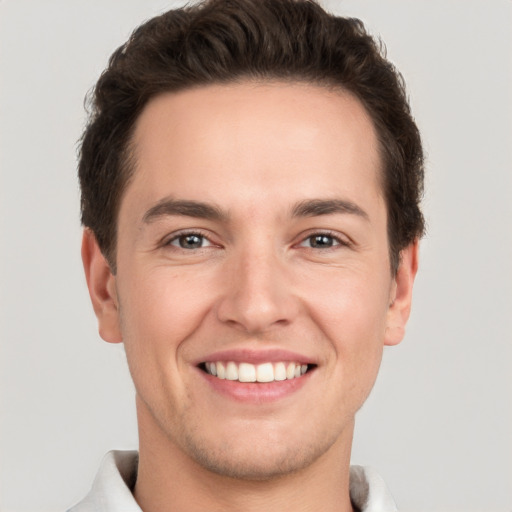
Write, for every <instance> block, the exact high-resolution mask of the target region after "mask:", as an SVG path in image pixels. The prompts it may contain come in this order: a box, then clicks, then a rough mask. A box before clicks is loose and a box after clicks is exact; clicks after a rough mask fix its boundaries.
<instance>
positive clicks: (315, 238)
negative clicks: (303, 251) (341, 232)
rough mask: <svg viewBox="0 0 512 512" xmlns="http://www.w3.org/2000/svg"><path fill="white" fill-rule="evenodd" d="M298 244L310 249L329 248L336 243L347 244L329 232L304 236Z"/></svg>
mask: <svg viewBox="0 0 512 512" xmlns="http://www.w3.org/2000/svg"><path fill="white" fill-rule="evenodd" d="M299 245H300V246H301V247H311V248H312V249H329V248H331V247H335V246H337V245H347V244H346V243H345V242H342V241H341V240H340V239H339V238H337V237H335V236H333V235H331V234H329V233H315V234H313V235H311V236H308V237H307V238H305V239H304V240H303V241H302V242H301V243H300V244H299Z"/></svg>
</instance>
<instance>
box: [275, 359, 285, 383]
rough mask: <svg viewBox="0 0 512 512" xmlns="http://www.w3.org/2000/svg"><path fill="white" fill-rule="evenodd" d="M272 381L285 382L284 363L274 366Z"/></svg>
mask: <svg viewBox="0 0 512 512" xmlns="http://www.w3.org/2000/svg"><path fill="white" fill-rule="evenodd" d="M274 380H286V366H285V365H284V363H276V365H275V366H274Z"/></svg>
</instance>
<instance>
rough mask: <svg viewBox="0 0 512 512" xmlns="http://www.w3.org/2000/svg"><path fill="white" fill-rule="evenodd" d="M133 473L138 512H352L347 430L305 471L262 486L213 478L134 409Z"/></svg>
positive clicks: (144, 412) (143, 412) (146, 413)
mask: <svg viewBox="0 0 512 512" xmlns="http://www.w3.org/2000/svg"><path fill="white" fill-rule="evenodd" d="M137 412H138V419H139V438H140V441H139V443H140V444H139V468H138V476H137V483H136V486H135V490H134V496H135V499H136V501H137V502H138V504H139V505H140V507H141V509H142V510H143V511H144V512H185V511H186V512H203V511H205V510H223V511H226V512H231V511H232V512H235V511H240V510H244V511H245V512H261V510H265V511H266V512H282V511H283V510H300V511H304V512H306V511H315V512H316V511H317V510H319V509H321V510H322V511H323V512H352V510H353V509H352V506H351V502H350V496H349V465H350V447H351V443H352V433H353V424H352V425H351V426H350V428H349V429H347V430H349V431H348V432H344V433H343V434H342V435H341V436H340V437H339V438H338V439H337V441H336V442H335V443H334V444H333V445H332V446H331V447H330V448H329V449H328V450H327V451H326V452H325V453H324V454H322V455H321V456H320V457H318V458H317V459H316V460H315V461H314V462H313V463H311V464H310V465H309V466H307V467H306V468H303V469H301V470H298V471H296V472H294V473H291V474H286V475H282V476H280V477H277V478H272V479H268V480H258V481H254V480H243V479H238V478H231V477H227V476H224V475H219V474H217V473H214V472H212V471H210V470H208V469H206V468H204V467H202V466H201V465H200V464H199V463H198V462H196V461H195V460H193V459H192V458H191V457H190V456H189V455H188V454H187V453H185V451H183V450H182V449H181V448H180V447H179V446H177V445H176V444H175V443H174V442H173V441H172V440H171V439H169V437H168V436H167V435H166V434H165V433H164V432H163V431H162V430H161V429H160V428H159V426H158V425H157V424H156V422H155V421H154V420H153V418H152V417H151V415H150V413H149V411H148V410H147V409H146V408H145V407H144V406H143V405H141V404H140V403H139V404H138V406H137Z"/></svg>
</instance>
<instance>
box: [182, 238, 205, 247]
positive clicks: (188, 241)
mask: <svg viewBox="0 0 512 512" xmlns="http://www.w3.org/2000/svg"><path fill="white" fill-rule="evenodd" d="M179 241H180V247H182V248H183V249H199V248H200V247H201V245H202V242H203V239H202V237H201V236H199V235H183V236H180V240H179Z"/></svg>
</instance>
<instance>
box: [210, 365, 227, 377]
mask: <svg viewBox="0 0 512 512" xmlns="http://www.w3.org/2000/svg"><path fill="white" fill-rule="evenodd" d="M210 366H213V367H214V368H216V369H217V377H218V378H219V379H225V378H226V367H225V366H224V365H223V364H222V363H210ZM210 373H211V374H212V375H215V373H213V372H210Z"/></svg>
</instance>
